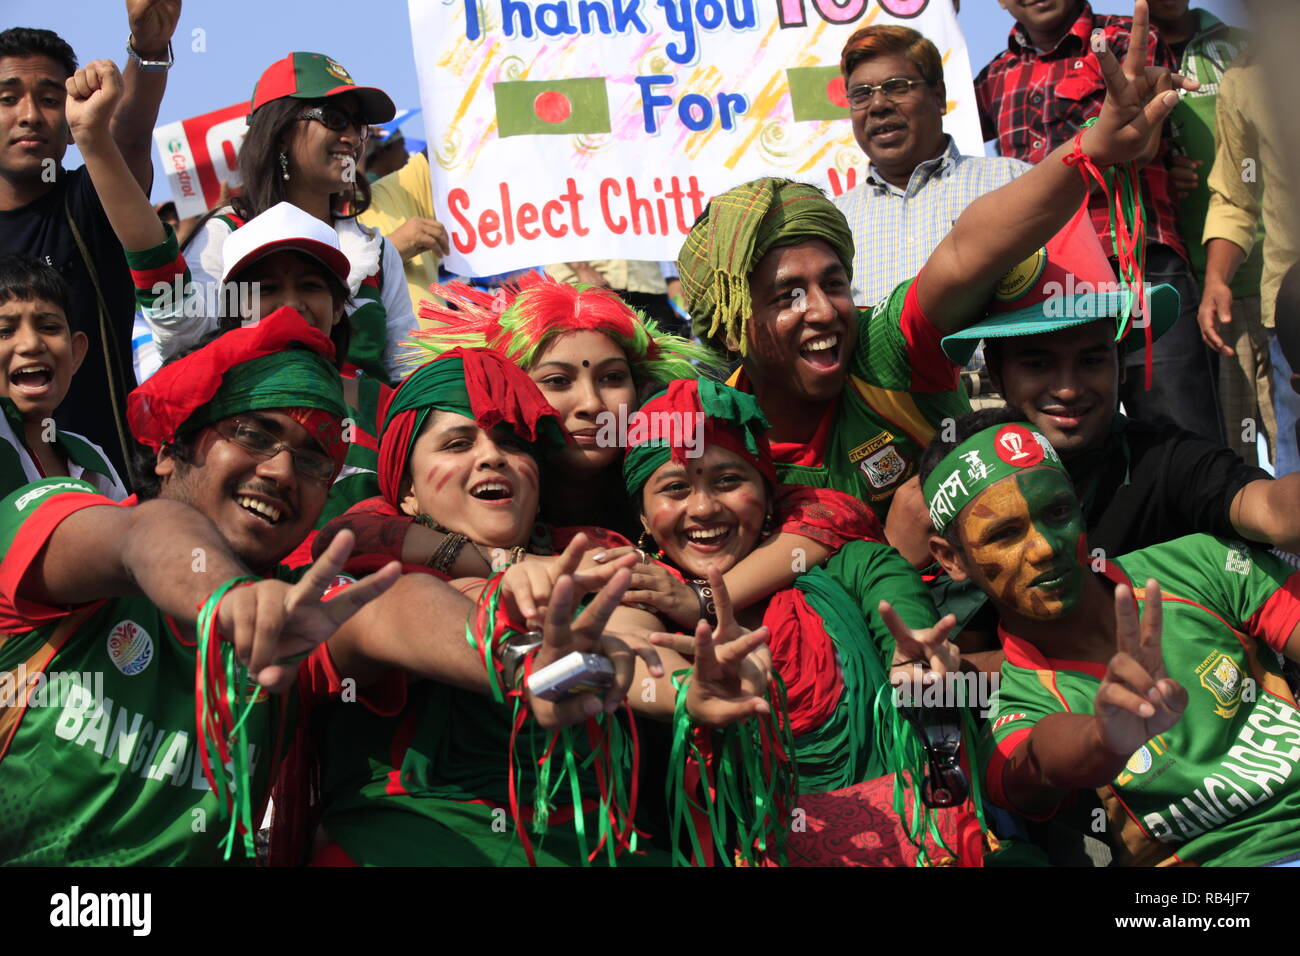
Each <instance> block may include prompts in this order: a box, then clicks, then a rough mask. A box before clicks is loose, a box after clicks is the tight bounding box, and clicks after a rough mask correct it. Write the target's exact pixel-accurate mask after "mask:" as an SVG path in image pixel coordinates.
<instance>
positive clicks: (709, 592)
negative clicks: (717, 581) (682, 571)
mask: <svg viewBox="0 0 1300 956" xmlns="http://www.w3.org/2000/svg"><path fill="white" fill-rule="evenodd" d="M688 584H689V587H690V589H691V590H692V591H694V592H695V597H696V598H697V599H698V600H699V602H700V617H701V618H702V619H703V620H706V621H708V622H709V623H710V624H713V625H715V626H716V625H717V623H718V605H717V604H716V603H715V602H714V600H713V587H712V586H711V585H710V584H709V582H708V581H706V580H704V579H703V578H696V579H695V580H694V581H690V582H688Z"/></svg>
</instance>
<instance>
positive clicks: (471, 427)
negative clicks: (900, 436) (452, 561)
mask: <svg viewBox="0 0 1300 956" xmlns="http://www.w3.org/2000/svg"><path fill="white" fill-rule="evenodd" d="M408 469H409V471H408V474H409V483H408V485H407V494H406V497H405V499H404V500H403V501H402V510H403V511H405V512H406V513H407V514H409V515H411V516H415V515H418V514H421V513H424V514H427V515H429V516H430V517H431V518H433V519H434V520H435V521H437V522H438V523H440V524H441V525H443V526H444V527H446V528H450V529H451V530H452V531H459V532H460V533H461V534H463V535H467V536H468V537H469V538H470V540H471V541H474V542H476V543H478V544H481V545H486V546H487V547H491V548H513V547H516V546H518V545H522V544H524V543H525V542H527V540H528V538H529V535H531V534H532V531H533V523H534V522H535V521H536V520H537V506H538V500H539V499H538V481H539V479H538V470H537V462H535V461H534V460H533V457H532V455H530V454H529V453H528V452H527V450H526V445H525V443H524V442H523V440H522V439H520V438H517V437H515V435H514V433H513V432H511V431H510V430H509V429H508V428H506V427H505V426H498V427H496V428H493V429H492V430H490V431H484V430H483V429H482V428H479V427H478V425H477V424H475V423H474V420H473V419H472V418H466V417H465V416H464V415H457V414H455V413H454V412H444V411H438V412H434V414H433V415H432V416H431V420H430V422H429V423H428V424H427V425H426V427H425V429H424V431H423V432H421V434H420V436H419V437H418V438H417V439H416V440H415V447H414V449H413V450H412V451H411V460H410V464H409V466H408Z"/></svg>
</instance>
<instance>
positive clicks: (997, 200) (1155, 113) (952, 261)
mask: <svg viewBox="0 0 1300 956" xmlns="http://www.w3.org/2000/svg"><path fill="white" fill-rule="evenodd" d="M1148 34H1149V26H1148V14H1147V5H1146V2H1145V0H1137V3H1136V6H1135V7H1134V10H1133V33H1132V36H1131V37H1130V40H1129V46H1128V52H1127V53H1126V55H1125V57H1124V63H1123V66H1121V65H1120V63H1119V61H1117V60H1116V59H1115V56H1114V54H1112V53H1111V52H1110V51H1109V50H1107V49H1105V48H1104V47H1103V49H1102V50H1101V51H1099V52H1098V51H1095V50H1094V52H1095V53H1096V56H1097V59H1098V61H1099V63H1100V64H1101V72H1102V76H1103V77H1104V78H1105V81H1106V101H1105V103H1104V104H1103V106H1102V110H1101V115H1100V116H1099V117H1098V119H1097V122H1096V124H1095V125H1093V126H1091V127H1089V128H1087V129H1085V130H1084V131H1083V135H1082V141H1081V147H1082V150H1083V152H1084V154H1085V155H1087V156H1088V157H1089V158H1091V160H1092V161H1093V162H1094V163H1095V164H1096V165H1097V166H1098V167H1105V166H1109V165H1114V164H1116V163H1124V162H1128V161H1131V160H1136V159H1139V158H1140V157H1141V156H1142V155H1143V154H1144V152H1145V151H1147V150H1148V149H1149V147H1150V142H1151V140H1152V138H1153V137H1154V138H1155V139H1157V140H1158V139H1159V137H1160V131H1161V126H1162V124H1163V123H1164V121H1165V118H1166V117H1167V116H1168V115H1169V113H1170V111H1172V110H1173V108H1174V106H1175V105H1176V104H1177V103H1178V95H1177V93H1175V92H1173V91H1174V90H1175V89H1177V88H1187V89H1196V88H1197V87H1198V86H1199V84H1198V83H1197V82H1196V81H1194V80H1186V79H1183V78H1182V77H1180V76H1178V75H1177V74H1172V73H1170V72H1169V71H1168V70H1165V69H1161V68H1158V67H1148V66H1147V65H1146V57H1147V36H1148ZM1099 39H1100V35H1099V34H1098V35H1094V44H1096V43H1097V41H1098V40H1099ZM1074 148H1075V145H1074V141H1073V140H1071V141H1070V142H1069V143H1065V144H1063V145H1061V146H1059V147H1058V148H1057V149H1055V150H1054V151H1053V152H1052V153H1051V154H1049V155H1048V157H1047V158H1046V159H1044V160H1043V161H1042V162H1041V163H1039V164H1038V165H1037V166H1035V167H1034V168H1033V169H1031V170H1030V171H1029V172H1027V173H1025V174H1024V175H1023V176H1020V177H1018V178H1016V179H1014V180H1012V181H1011V182H1010V183H1008V184H1007V185H1005V186H1003V187H1002V188H1001V189H997V190H995V191H993V192H991V193H985V194H984V195H983V196H981V197H980V198H979V199H977V200H975V202H973V203H971V204H970V205H969V206H967V207H966V209H965V211H964V212H963V213H962V214H961V216H960V217H959V218H958V219H957V222H956V223H955V224H954V225H953V227H952V230H951V231H950V232H949V233H948V235H947V236H945V237H944V239H943V241H942V242H941V243H940V244H939V246H938V247H937V248H936V249H935V250H934V252H933V253H931V254H930V258H929V259H928V260H927V261H926V263H925V266H924V267H923V268H922V270H921V277H920V278H919V279H918V282H917V286H916V292H917V298H918V301H919V304H920V306H921V310H922V312H923V313H924V314H925V315H926V317H927V318H928V319H929V320H930V321H931V322H932V323H933V324H934V325H935V326H936V327H937V328H938V329H939V330H940V331H941V332H944V333H945V334H948V333H952V332H957V331H960V330H961V329H963V328H965V327H966V326H968V325H970V324H971V323H973V322H975V321H976V320H978V319H979V318H980V317H981V316H982V314H983V311H984V306H985V304H986V303H987V302H988V299H989V296H990V295H991V294H992V292H993V286H994V285H995V284H996V283H997V281H998V280H999V279H1000V278H1001V277H1002V276H1003V275H1004V274H1005V273H1006V272H1007V271H1008V270H1009V269H1011V268H1012V267H1013V266H1015V265H1016V264H1017V263H1019V262H1021V261H1022V260H1023V259H1024V258H1025V257H1026V256H1028V255H1029V254H1030V253H1032V252H1033V251H1034V250H1035V249H1037V248H1039V247H1040V246H1042V245H1044V244H1045V243H1046V242H1047V240H1048V239H1050V238H1051V237H1052V236H1054V235H1055V234H1056V233H1057V231H1058V230H1060V228H1061V227H1062V226H1064V225H1065V224H1066V223H1067V222H1068V221H1069V219H1070V217H1071V216H1072V215H1073V214H1074V212H1075V211H1076V210H1077V209H1078V208H1079V206H1080V205H1081V204H1082V202H1083V200H1084V196H1085V187H1084V181H1083V178H1082V176H1081V175H1080V170H1079V168H1078V167H1076V166H1070V165H1066V163H1065V159H1066V158H1067V157H1068V156H1070V155H1071V154H1072V153H1073V152H1074Z"/></svg>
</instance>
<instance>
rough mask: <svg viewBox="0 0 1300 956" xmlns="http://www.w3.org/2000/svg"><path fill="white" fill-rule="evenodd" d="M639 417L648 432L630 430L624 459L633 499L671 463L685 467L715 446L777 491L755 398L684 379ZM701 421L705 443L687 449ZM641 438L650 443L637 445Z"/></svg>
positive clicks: (625, 478) (653, 400) (764, 424)
mask: <svg viewBox="0 0 1300 956" xmlns="http://www.w3.org/2000/svg"><path fill="white" fill-rule="evenodd" d="M665 413H666V414H665ZM634 414H635V415H639V416H643V418H642V421H643V422H644V427H643V428H641V429H629V436H628V448H627V453H626V456H625V457H624V459H623V481H624V483H625V485H626V486H627V492H628V494H629V495H630V496H632V497H633V498H635V497H636V496H637V495H639V494H640V493H641V489H642V488H643V487H644V486H645V483H646V482H647V481H649V480H650V476H651V475H653V474H654V473H655V471H656V470H657V469H658V468H660V467H661V466H663V465H664V464H666V463H667V462H668V461H670V460H671V461H675V462H678V463H679V464H685V462H686V461H687V452H688V451H690V450H694V451H695V453H696V454H697V455H699V454H703V453H704V451H705V449H707V448H712V447H714V446H719V447H722V448H726V449H727V450H728V451H732V452H735V453H736V454H737V455H739V456H740V457H741V458H743V459H744V460H745V461H747V462H749V463H750V464H751V465H753V466H754V468H755V469H756V470H757V471H758V473H759V474H761V475H762V476H763V477H764V478H765V479H767V484H768V489H769V491H771V490H772V489H775V488H776V484H777V480H776V467H775V465H773V463H772V449H771V447H770V446H769V445H768V442H767V430H768V428H769V425H768V423H767V418H766V417H764V415H763V410H762V409H761V408H759V406H758V400H757V399H756V398H754V396H753V395H750V394H748V393H747V392H742V391H740V390H738V389H734V388H731V387H730V386H727V385H720V384H718V383H717V382H713V381H710V380H709V379H681V380H678V381H676V382H673V383H672V384H670V385H669V386H668V389H667V391H663V392H660V393H659V394H658V395H656V396H654V397H653V398H651V399H650V400H649V401H648V402H646V403H645V404H644V405H642V406H641V409H640V411H638V412H635V413H634ZM696 415H703V416H704V434H703V443H702V444H701V445H700V447H698V448H695V449H688V448H687V447H686V443H685V442H684V441H682V440H681V439H683V438H684V437H685V435H686V430H685V429H686V427H687V423H688V422H693V421H696V420H697V419H696V418H695V416H696ZM638 433H641V434H644V435H645V436H646V437H645V440H644V441H638V442H633V440H632V439H633V436H634V435H636V434H638Z"/></svg>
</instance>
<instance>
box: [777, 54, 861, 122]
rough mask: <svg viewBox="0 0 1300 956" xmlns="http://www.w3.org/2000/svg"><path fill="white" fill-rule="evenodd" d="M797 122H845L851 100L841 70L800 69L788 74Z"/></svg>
mask: <svg viewBox="0 0 1300 956" xmlns="http://www.w3.org/2000/svg"><path fill="white" fill-rule="evenodd" d="M785 76H786V81H787V82H788V83H789V84H790V106H791V108H792V109H793V110H794V118H795V120H796V121H803V120H834V119H845V118H847V117H848V115H849V98H848V96H847V95H846V93H845V92H844V77H843V76H841V75H840V68H839V67H838V66H797V67H792V68H791V69H788V70H786V71H785Z"/></svg>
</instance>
